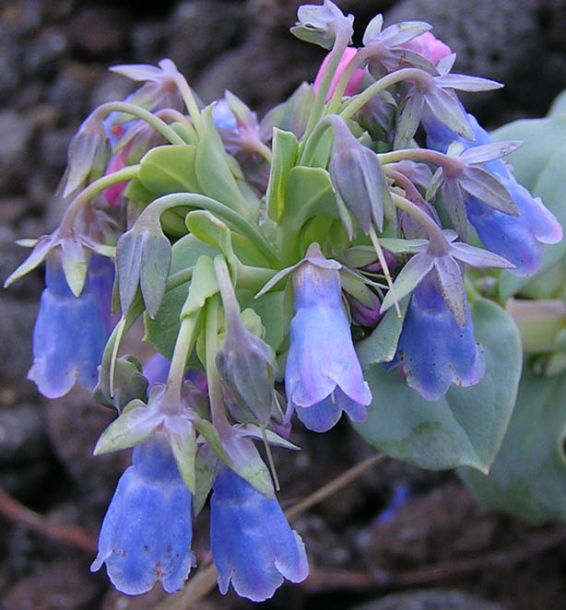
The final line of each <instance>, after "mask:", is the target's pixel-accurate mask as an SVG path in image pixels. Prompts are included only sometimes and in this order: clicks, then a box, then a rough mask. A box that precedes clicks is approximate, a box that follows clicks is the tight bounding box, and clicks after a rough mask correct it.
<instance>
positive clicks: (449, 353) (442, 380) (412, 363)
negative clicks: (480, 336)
mask: <svg viewBox="0 0 566 610" xmlns="http://www.w3.org/2000/svg"><path fill="white" fill-rule="evenodd" d="M466 310H467V311H466V323H465V324H464V326H462V327H460V326H459V325H458V324H457V322H456V320H455V319H454V316H453V314H452V312H451V311H450V309H449V308H448V305H447V304H446V302H445V301H444V299H443V297H442V294H441V292H440V288H439V286H438V283H437V280H436V278H435V272H434V271H433V272H431V273H429V274H428V276H427V277H425V278H424V279H423V280H422V281H421V282H420V283H419V285H418V286H417V287H416V288H415V290H414V292H413V294H412V296H411V302H410V304H409V308H408V310H407V314H406V316H405V320H404V322H403V330H402V332H401V336H400V338H399V344H398V346H397V353H396V355H395V358H394V359H393V361H392V362H391V363H390V364H389V365H388V366H387V368H393V367H395V366H399V367H400V368H401V370H402V371H403V373H404V375H405V376H406V379H407V383H408V385H409V386H410V387H411V388H413V389H414V390H416V391H417V392H418V393H419V394H420V395H421V396H423V397H424V398H426V399H427V400H438V399H439V398H441V397H442V396H444V394H445V393H446V392H447V390H448V388H449V387H450V385H451V384H452V383H454V384H456V385H459V386H463V387H467V386H471V385H474V384H476V383H478V382H479V381H480V380H481V378H482V377H483V374H484V369H485V361H484V355H483V350H482V348H481V346H480V345H478V344H477V343H476V341H475V339H474V332H473V331H474V329H473V322H472V319H471V315H470V310H469V307H468V305H467V304H466Z"/></svg>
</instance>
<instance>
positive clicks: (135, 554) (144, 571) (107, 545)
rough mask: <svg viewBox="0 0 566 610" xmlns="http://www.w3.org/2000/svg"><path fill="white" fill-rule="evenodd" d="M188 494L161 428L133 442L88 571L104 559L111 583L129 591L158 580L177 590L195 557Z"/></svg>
mask: <svg viewBox="0 0 566 610" xmlns="http://www.w3.org/2000/svg"><path fill="white" fill-rule="evenodd" d="M191 511H192V496H191V494H190V492H189V490H188V489H187V487H186V486H185V484H184V482H183V479H182V477H181V475H180V473H179V470H178V468H177V464H176V462H175V458H174V457H173V454H172V451H171V449H170V446H169V441H168V440H166V439H165V435H163V434H162V433H160V432H159V431H157V432H155V433H154V434H152V436H151V437H149V438H148V439H147V440H145V441H144V442H143V443H141V444H140V445H137V446H136V447H134V450H133V465H132V466H130V467H129V468H128V469H127V470H126V471H125V472H124V474H123V475H122V477H121V479H120V481H119V482H118V487H117V488H116V492H115V494H114V498H113V499H112V502H111V504H110V507H109V508H108V511H107V513H106V516H105V518H104V522H103V524H102V529H101V531H100V539H99V544H98V549H99V550H98V555H97V557H96V559H95V560H94V562H93V564H92V566H91V571H93V572H95V571H97V570H99V569H100V568H101V567H102V564H106V569H107V572H108V576H109V578H110V580H111V581H112V584H113V585H114V586H115V587H116V589H118V590H119V591H121V592H122V593H126V594H128V595H139V594H141V593H145V592H146V591H149V590H150V589H151V588H152V587H153V585H154V584H155V583H156V582H157V581H158V580H159V581H160V582H161V584H162V585H163V589H164V590H165V591H167V592H168V593H174V592H175V591H179V590H180V589H181V588H182V587H183V584H184V582H185V580H186V579H187V578H188V576H189V572H190V570H191V567H192V566H193V565H194V564H195V559H194V556H193V554H192V553H191V550H190V548H191V540H192V524H191V519H192V512H191Z"/></svg>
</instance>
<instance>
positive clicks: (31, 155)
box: [0, 0, 566, 610]
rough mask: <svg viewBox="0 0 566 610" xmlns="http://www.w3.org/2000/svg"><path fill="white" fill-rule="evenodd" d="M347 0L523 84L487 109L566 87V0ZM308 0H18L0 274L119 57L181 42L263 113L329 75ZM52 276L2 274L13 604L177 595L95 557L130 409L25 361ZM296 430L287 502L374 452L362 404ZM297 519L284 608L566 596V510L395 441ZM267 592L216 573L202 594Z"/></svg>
mask: <svg viewBox="0 0 566 610" xmlns="http://www.w3.org/2000/svg"><path fill="white" fill-rule="evenodd" d="M336 3H337V4H338V5H339V6H340V7H341V8H343V9H344V10H345V11H348V12H351V13H353V14H355V15H356V36H357V37H358V38H361V33H362V32H363V30H364V28H365V26H366V24H367V22H368V21H369V19H370V18H371V17H373V16H374V15H375V14H376V13H378V12H382V13H384V15H385V22H386V24H389V23H392V22H395V21H399V20H423V21H428V22H429V23H431V24H432V25H433V26H434V32H435V33H436V35H437V36H438V37H439V38H441V39H443V40H444V41H445V42H446V43H447V44H449V45H450V46H451V47H452V48H453V50H455V51H456V52H457V53H458V60H457V63H456V68H457V69H456V71H457V72H463V73H471V74H475V75H477V76H484V77H489V78H493V79H496V80H499V81H501V82H503V83H505V88H504V89H502V90H500V91H497V92H493V93H490V94H478V95H476V96H474V98H473V99H472V98H470V99H467V98H464V101H465V104H466V106H467V107H468V109H469V110H470V111H472V112H474V113H475V114H476V115H477V116H478V117H479V119H480V121H481V122H482V123H483V124H484V125H485V126H486V127H488V128H491V127H496V126H498V125H501V124H503V123H505V122H507V121H509V120H513V119H516V118H523V117H535V116H541V115H544V114H545V113H546V111H547V110H548V107H549V105H550V103H551V101H552V99H553V98H554V97H555V95H556V94H557V93H559V92H560V91H561V90H562V89H564V88H566V37H564V31H565V29H566V0H554V1H553V0H475V1H474V2H469V1H468V0H397V1H394V0H381V1H380V0H367V1H366V0H349V1H348V0H343V1H340V0H337V2H336ZM298 4H299V2H298V0H281V1H277V0H247V1H244V0H241V1H232V2H228V1H220V0H210V1H208V0H193V1H188V0H187V1H184V2H183V1H181V2H179V1H176V2H175V1H172V0H161V1H160V2H156V3H154V4H151V3H147V2H141V1H139V0H137V1H136V0H114V1H110V0H109V1H107V2H94V1H91V2H88V1H86V0H13V1H11V0H0V280H1V281H2V282H3V281H4V279H5V278H6V277H7V275H8V274H9V273H10V272H11V271H12V270H13V269H14V268H15V267H16V266H17V264H18V263H19V262H20V261H21V260H23V257H24V256H25V251H24V249H23V248H19V247H17V246H15V245H14V241H15V240H16V239H20V238H27V237H37V236H39V235H41V234H44V233H47V232H50V231H51V230H53V228H54V223H55V219H56V218H57V214H58V210H57V205H56V201H55V200H54V198H53V193H54V191H55V189H56V187H57V184H58V181H59V179H60V177H61V175H62V174H63V171H64V168H65V163H66V150H67V145H68V143H69V140H70V138H71V136H72V135H73V133H74V132H75V130H76V129H77V127H78V126H79V125H80V123H81V122H82V120H83V119H84V118H85V117H86V116H87V114H88V113H89V112H90V111H91V110H92V109H93V108H94V107H95V106H96V105H98V104H100V103H102V102H105V101H109V100H115V99H123V98H124V97H125V96H126V95H127V94H128V93H129V92H130V91H131V88H132V86H131V84H130V83H129V82H128V81H126V80H125V79H123V78H121V77H118V76H116V75H113V74H111V73H110V72H108V71H107V68H108V67H109V66H111V65H116V64H121V63H156V62H157V61H159V60H160V59H162V58H163V57H170V58H171V59H173V60H174V61H175V62H176V64H177V66H178V68H179V69H180V70H181V71H182V72H183V73H184V74H185V76H186V77H187V79H188V80H189V82H190V83H191V84H192V85H193V87H194V88H195V90H196V91H197V93H198V94H199V95H200V97H201V98H202V99H203V101H205V102H209V101H211V100H213V99H215V98H217V97H219V96H222V94H223V92H224V90H225V89H230V90H231V91H233V92H234V93H236V94H237V95H238V96H240V97H241V98H242V99H243V100H244V101H246V102H247V103H248V104H249V105H250V106H251V107H252V108H254V109H255V110H257V112H258V114H259V115H260V116H261V114H262V113H263V112H265V111H266V109H268V108H270V107H271V106H272V105H274V104H276V103H278V102H279V101H281V100H283V99H284V98H285V97H286V96H288V95H289V94H290V93H292V92H293V90H294V89H295V88H296V87H297V86H298V85H299V84H300V82H302V81H303V80H309V81H310V80H312V79H313V78H314V75H315V74H316V70H317V67H318V64H319V62H320V61H321V59H322V57H323V55H324V52H323V51H322V50H321V49H318V48H316V47H313V46H311V45H307V44H305V43H302V42H300V41H297V40H296V39H294V37H293V36H291V35H290V34H289V32H288V29H289V27H290V26H291V25H293V24H294V22H295V16H296V8H297V6H298ZM356 42H359V40H354V43H356ZM42 287H43V277H42V272H41V271H38V272H36V273H32V274H31V275H30V276H28V277H26V278H25V279H23V280H22V281H19V282H18V283H17V284H15V285H14V286H13V287H11V288H10V289H9V290H6V291H2V292H1V293H0V608H1V609H3V610H24V609H31V610H60V609H77V610H95V609H99V608H100V609H103V610H110V609H116V610H118V609H121V610H125V609H129V608H132V609H134V608H135V609H143V608H159V607H160V604H161V603H162V602H161V600H162V599H163V597H164V596H163V594H162V592H161V589H160V587H159V586H157V587H156V588H155V589H154V590H153V591H152V592H150V593H149V594H147V595H145V596H141V597H139V598H127V597H125V596H122V595H119V594H117V593H116V592H114V591H112V590H111V588H110V587H109V586H108V582H107V579H106V576H105V574H104V573H103V572H100V573H97V574H91V573H90V571H89V565H90V563H91V562H92V560H93V558H94V556H95V553H96V537H97V533H98V528H99V527H100V523H101V520H102V517H103V515H104V511H105V509H106V506H107V504H108V502H109V500H110V498H111V496H112V493H113V491H114V486H115V484H116V481H117V479H118V477H119V476H120V474H121V472H122V470H123V469H124V467H125V466H126V465H127V464H128V462H129V456H128V455H127V452H126V453H124V454H119V455H111V456H105V457H98V458H93V457H92V448H93V446H94V443H95V441H96V439H97V437H98V435H99V434H100V432H101V431H102V430H103V429H104V428H105V427H106V426H107V425H108V423H109V422H110V421H111V420H112V418H113V416H114V414H113V413H111V412H110V411H109V410H107V409H104V408H103V407H101V406H99V405H97V404H96V403H95V402H94V401H93V400H92V398H90V397H89V396H88V395H87V394H86V393H84V392H82V391H80V390H75V391H73V392H71V394H69V395H68V396H66V397H64V398H61V399H58V400H53V401H47V400H45V399H43V398H42V397H41V396H40V395H39V394H38V393H37V392H36V390H35V388H34V386H33V384H32V383H31V382H29V381H27V380H26V373H27V371H28V370H29V368H30V366H31V335H32V329H33V323H34V319H35V316H36V314H37V309H38V299H39V296H40V293H41V290H42ZM78 332H80V330H78ZM294 440H295V441H296V442H297V443H298V444H300V445H301V447H303V449H302V451H301V452H299V453H297V454H293V455H291V456H289V454H288V453H285V455H281V454H279V453H277V455H276V460H277V468H278V472H279V475H280V478H281V483H282V493H281V501H282V503H283V504H284V506H286V507H287V506H290V505H292V504H293V503H294V502H296V501H298V500H299V499H301V498H303V497H304V496H306V495H307V494H309V493H311V492H312V491H314V490H316V489H317V488H318V487H320V486H321V485H323V484H325V483H326V482H328V481H329V480H331V479H332V478H333V477H335V476H338V475H339V474H341V473H342V472H343V471H345V470H346V469H347V468H349V467H350V466H352V465H354V464H355V463H357V462H359V461H361V460H363V459H365V458H366V457H368V456H369V455H371V453H372V450H371V449H370V448H369V447H368V446H366V445H365V443H364V442H363V441H362V440H361V439H360V438H359V437H358V436H357V435H356V434H355V433H354V432H353V431H352V430H351V429H350V428H349V426H348V425H347V423H346V422H341V423H340V425H339V426H337V427H336V429H334V430H333V431H332V432H330V433H328V434H325V435H320V436H317V435H311V434H308V433H306V432H304V431H302V430H299V429H297V430H296V432H295V437H294ZM206 513H207V511H206V509H205V510H204V511H203V514H202V515H201V516H199V517H198V519H197V520H196V522H195V541H194V552H195V554H196V555H197V559H198V560H199V562H206V560H207V553H208V542H207V514H206ZM294 527H295V528H296V529H297V530H298V531H299V532H300V533H301V535H302V536H303V538H304V540H305V542H306V545H307V549H308V553H309V558H310V562H311V576H310V577H309V579H308V580H307V581H306V583H304V584H303V585H301V586H291V585H285V586H284V587H283V588H282V589H281V590H279V591H278V593H277V594H276V595H275V597H274V599H273V600H271V601H269V602H266V603H264V604H262V605H263V606H264V607H266V608H273V609H276V608H281V609H283V608H293V609H294V610H311V609H315V608H325V609H326V610H350V609H354V608H357V609H359V610H361V609H362V608H363V610H393V609H411V610H419V609H425V608H427V609H438V610H451V609H454V610H456V609H478V610H482V609H488V610H497V609H500V610H501V609H504V610H560V609H561V608H564V603H565V600H566V582H565V581H566V577H565V574H566V543H565V540H566V533H565V528H564V525H560V524H546V525H544V526H539V527H535V526H533V525H531V524H528V523H526V522H524V521H522V520H520V519H517V518H513V517H511V516H508V515H503V514H499V513H495V512H493V511H488V510H486V509H485V508H482V507H481V506H479V505H478V504H477V503H476V502H475V501H474V500H473V499H472V498H471V497H470V495H469V494H468V492H467V491H466V490H465V489H464V488H463V487H462V485H461V484H460V483H459V482H458V480H457V479H456V478H455V476H454V475H453V474H451V473H438V472H425V471H422V470H418V469H415V468H412V467H409V466H406V465H404V464H401V463H398V462H395V461H393V460H385V461H384V462H382V463H381V464H379V465H378V466H375V467H374V468H373V469H371V470H370V471H368V472H367V473H365V474H364V475H363V476H362V477H361V478H359V479H358V480H357V481H356V482H355V483H353V484H352V485H350V486H349V487H347V488H346V489H345V490H344V491H342V492H340V493H339V494H337V495H335V496H333V497H331V498H329V499H328V500H326V501H325V502H323V503H322V504H319V505H317V506H316V507H314V508H313V509H311V510H310V511H308V512H307V513H306V514H304V515H303V516H301V517H300V518H299V519H297V521H295V522H294ZM169 607H175V606H171V605H170V606H169ZM178 607H179V608H181V607H182V606H178ZM253 607H255V606H254V605H253V604H251V603H248V602H247V601H245V600H239V599H238V598H236V597H235V596H234V595H232V594H228V595H227V596H224V597H223V596H221V595H219V594H218V593H216V592H213V593H212V594H211V595H209V596H208V597H207V598H206V599H204V600H203V601H200V602H199V603H197V604H194V605H192V606H191V608H192V609H193V610H228V609H243V610H245V609H249V608H253Z"/></svg>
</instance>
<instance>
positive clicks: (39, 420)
mask: <svg viewBox="0 0 566 610" xmlns="http://www.w3.org/2000/svg"><path fill="white" fill-rule="evenodd" d="M45 423H46V418H45V411H44V408H43V406H38V405H30V404H18V405H15V406H13V407H10V408H4V409H2V410H0V464H2V467H3V468H4V467H5V466H6V465H10V464H15V463H18V462H20V463H21V462H31V461H34V460H37V459H38V458H40V457H42V456H44V455H45V453H46V450H47V432H46V429H45Z"/></svg>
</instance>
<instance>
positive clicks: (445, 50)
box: [403, 32, 452, 66]
mask: <svg viewBox="0 0 566 610" xmlns="http://www.w3.org/2000/svg"><path fill="white" fill-rule="evenodd" d="M403 46H405V47H406V48H407V49H410V50H411V51H415V52H416V53H420V54H421V55H423V56H424V57H426V59H428V60H429V61H430V62H431V63H433V64H434V65H435V66H436V65H437V64H438V62H439V61H440V60H441V59H444V57H448V55H451V54H452V49H451V48H450V47H449V46H448V45H446V44H444V43H443V42H442V41H441V40H438V38H436V37H435V36H434V34H431V33H430V32H425V33H424V34H421V35H420V36H417V37H416V38H413V39H412V40H409V42H407V43H405V45H403Z"/></svg>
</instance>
